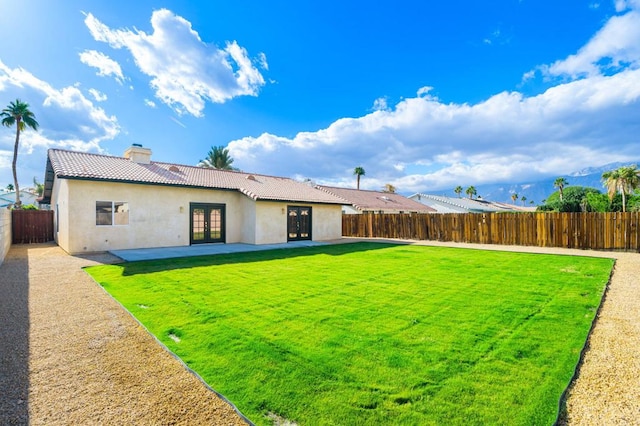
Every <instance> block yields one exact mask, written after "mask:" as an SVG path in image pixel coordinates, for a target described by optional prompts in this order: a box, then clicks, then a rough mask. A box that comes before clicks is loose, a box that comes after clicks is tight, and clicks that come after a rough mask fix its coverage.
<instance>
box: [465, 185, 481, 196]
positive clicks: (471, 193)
mask: <svg viewBox="0 0 640 426" xmlns="http://www.w3.org/2000/svg"><path fill="white" fill-rule="evenodd" d="M464 193H465V194H467V195H468V196H469V199H473V197H474V196H475V195H477V194H478V191H476V188H475V187H474V186H473V185H472V186H470V187H468V188H467V189H466V191H464Z"/></svg>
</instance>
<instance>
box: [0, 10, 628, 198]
mask: <svg viewBox="0 0 640 426" xmlns="http://www.w3.org/2000/svg"><path fill="white" fill-rule="evenodd" d="M301 3H303V4H301ZM0 5H2V8H3V10H4V11H5V13H3V14H2V15H1V16H0V39H2V41H3V42H2V44H1V45H0V106H2V107H4V106H6V105H7V104H8V103H9V102H10V101H12V100H14V99H16V98H20V99H21V100H23V101H26V102H28V103H29V104H30V106H31V109H32V110H33V111H34V113H35V114H36V117H37V119H38V121H39V123H40V131H39V132H37V133H36V132H33V131H27V132H25V133H24V134H23V135H22V139H21V147H20V154H19V158H18V161H19V167H18V169H19V170H18V172H19V179H20V182H21V185H22V186H25V185H29V184H31V182H32V180H33V178H34V177H36V179H38V180H39V181H42V179H43V175H44V168H45V163H46V150H47V149H48V148H51V147H55V148H63V149H73V150H82V151H90V152H97V153H105V154H111V155H122V153H123V152H124V150H125V149H126V148H127V147H128V146H130V145H131V144H132V143H140V144H142V145H144V146H146V147H149V148H151V149H152V151H153V159H154V160H156V161H164V162H176V163H181V164H194V165H195V164H197V163H198V161H199V160H201V159H202V158H204V157H205V156H206V153H207V151H208V150H209V148H210V147H211V146H214V145H224V146H228V147H229V149H230V152H231V154H232V156H233V157H234V158H235V163H234V165H235V166H237V167H239V168H240V169H242V170H244V171H248V172H253V173H265V174H271V175H278V176H287V177H293V178H296V179H305V178H309V179H312V180H314V181H316V182H318V183H322V184H327V185H336V186H347V187H353V186H355V177H354V176H353V169H354V167H356V166H362V167H364V169H365V170H366V175H365V177H364V178H363V180H362V184H361V186H362V187H363V188H366V189H380V188H382V186H383V185H384V184H385V183H391V184H393V185H395V186H396V187H397V188H398V190H399V191H401V192H403V193H412V192H417V191H421V192H427V193H428V192H430V191H437V190H441V189H446V188H452V187H454V186H457V185H463V186H467V185H481V184H487V183H497V182H525V181H533V180H538V179H543V178H548V177H553V176H558V175H561V174H566V173H570V172H572V171H576V170H580V169H583V168H585V167H589V166H599V165H602V164H606V163H609V162H614V161H634V160H637V159H638V157H640V155H639V151H638V147H639V146H640V144H639V142H640V0H616V1H613V0H600V1H596V0H592V1H588V0H587V1H576V0H566V1H562V2H558V1H547V0H535V1H534V0H503V1H490V2H477V1H458V2H455V3H451V2H449V3H447V2H425V1H402V0H395V1H378V2H359V1H352V2H344V1H332V0H330V1H324V2H293V1H274V2H258V1H242V0H238V1H234V2H220V1H207V2H204V1H202V2H195V1H186V0H183V1H178V0H168V1H164V2H161V1H157V0H155V1H149V0H141V1H136V2H124V1H121V0H111V1H108V2H107V1H80V0H66V1H64V2H51V1H48V0H23V1H22V2H20V6H19V10H16V13H6V11H7V10H9V9H12V8H13V7H14V5H13V4H12V3H10V2H9V1H7V0H0ZM13 141H14V132H13V129H7V128H0V185H2V186H3V187H4V186H6V184H8V183H10V182H12V177H11V167H10V166H11V155H12V150H13Z"/></svg>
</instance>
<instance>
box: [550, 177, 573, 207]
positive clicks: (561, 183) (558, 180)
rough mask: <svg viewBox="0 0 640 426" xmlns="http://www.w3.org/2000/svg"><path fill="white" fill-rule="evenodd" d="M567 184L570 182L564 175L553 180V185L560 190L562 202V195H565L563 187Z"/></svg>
mask: <svg viewBox="0 0 640 426" xmlns="http://www.w3.org/2000/svg"><path fill="white" fill-rule="evenodd" d="M567 185H569V182H568V181H567V180H566V179H565V178H563V177H559V178H556V180H554V181H553V187H554V188H558V191H560V202H562V196H563V195H564V192H563V189H564V187H565V186H567Z"/></svg>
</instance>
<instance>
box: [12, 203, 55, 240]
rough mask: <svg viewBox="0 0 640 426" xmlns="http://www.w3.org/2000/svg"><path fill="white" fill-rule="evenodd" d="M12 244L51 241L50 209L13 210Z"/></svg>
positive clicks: (51, 218) (51, 212) (51, 222)
mask: <svg viewBox="0 0 640 426" xmlns="http://www.w3.org/2000/svg"><path fill="white" fill-rule="evenodd" d="M11 216H12V217H11V220H12V222H13V223H12V230H13V244H32V243H46V242H48V241H53V211H52V210H13V211H12V212H11Z"/></svg>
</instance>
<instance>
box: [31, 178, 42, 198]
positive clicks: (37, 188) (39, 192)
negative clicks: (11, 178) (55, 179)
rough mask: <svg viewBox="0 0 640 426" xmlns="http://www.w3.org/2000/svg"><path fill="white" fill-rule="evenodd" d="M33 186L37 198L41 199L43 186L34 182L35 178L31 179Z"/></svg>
mask: <svg viewBox="0 0 640 426" xmlns="http://www.w3.org/2000/svg"><path fill="white" fill-rule="evenodd" d="M33 185H34V188H35V190H36V194H38V197H42V194H43V193H44V184H43V183H39V182H38V181H37V180H36V177H35V176H34V177H33Z"/></svg>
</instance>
